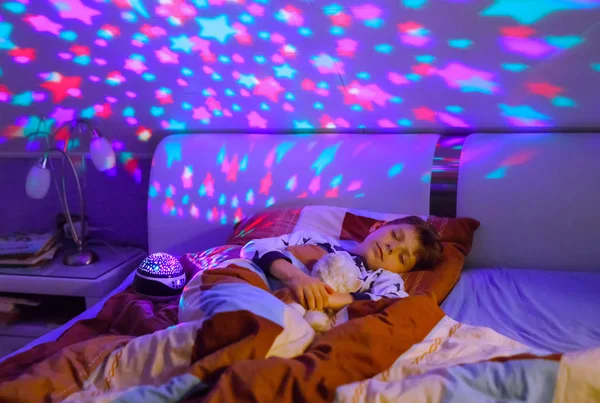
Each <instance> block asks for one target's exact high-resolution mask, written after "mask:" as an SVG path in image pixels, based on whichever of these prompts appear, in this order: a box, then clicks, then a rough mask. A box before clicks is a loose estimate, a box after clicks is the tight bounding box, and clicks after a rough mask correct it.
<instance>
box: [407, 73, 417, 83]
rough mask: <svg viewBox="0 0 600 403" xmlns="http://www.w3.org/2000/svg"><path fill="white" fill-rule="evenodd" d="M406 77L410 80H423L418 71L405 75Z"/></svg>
mask: <svg viewBox="0 0 600 403" xmlns="http://www.w3.org/2000/svg"><path fill="white" fill-rule="evenodd" d="M404 77H406V78H407V79H408V80H410V81H419V80H421V76H420V75H418V74H416V73H410V74H407V75H405V76H404Z"/></svg>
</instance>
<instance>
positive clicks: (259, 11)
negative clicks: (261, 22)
mask: <svg viewBox="0 0 600 403" xmlns="http://www.w3.org/2000/svg"><path fill="white" fill-rule="evenodd" d="M246 10H248V13H250V14H251V15H253V16H255V17H262V16H263V15H265V8H264V7H263V6H261V5H259V4H256V3H252V4H250V5H249V6H248V7H246Z"/></svg>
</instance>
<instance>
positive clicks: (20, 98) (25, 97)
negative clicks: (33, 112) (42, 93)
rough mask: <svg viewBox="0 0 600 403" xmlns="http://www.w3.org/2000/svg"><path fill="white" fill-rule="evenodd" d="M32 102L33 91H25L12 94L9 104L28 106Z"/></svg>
mask: <svg viewBox="0 0 600 403" xmlns="http://www.w3.org/2000/svg"><path fill="white" fill-rule="evenodd" d="M32 103H33V93H32V92H31V91H26V92H23V93H21V94H16V95H13V97H12V100H11V104H13V105H19V106H29V105H31V104H32Z"/></svg>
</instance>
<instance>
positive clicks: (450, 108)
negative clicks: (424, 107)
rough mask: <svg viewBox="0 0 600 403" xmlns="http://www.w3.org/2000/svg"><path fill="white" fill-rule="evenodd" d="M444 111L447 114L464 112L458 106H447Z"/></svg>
mask: <svg viewBox="0 0 600 403" xmlns="http://www.w3.org/2000/svg"><path fill="white" fill-rule="evenodd" d="M446 110H447V111H448V112H452V113H462V111H463V110H464V109H463V108H462V106H458V105H448V106H447V107H446Z"/></svg>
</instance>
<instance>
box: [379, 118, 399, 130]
mask: <svg viewBox="0 0 600 403" xmlns="http://www.w3.org/2000/svg"><path fill="white" fill-rule="evenodd" d="M377 124H378V125H379V127H387V128H389V127H398V125H397V124H396V123H394V122H392V121H391V120H389V119H379V120H378V121H377Z"/></svg>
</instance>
